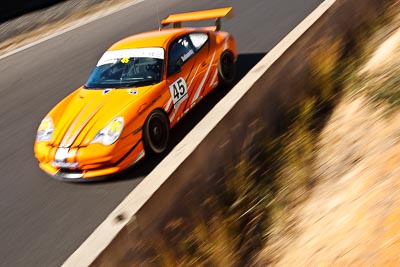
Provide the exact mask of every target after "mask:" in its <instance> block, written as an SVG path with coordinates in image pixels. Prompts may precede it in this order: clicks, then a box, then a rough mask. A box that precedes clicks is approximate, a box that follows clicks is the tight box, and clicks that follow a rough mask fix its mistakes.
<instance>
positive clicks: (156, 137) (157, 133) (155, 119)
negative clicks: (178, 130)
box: [143, 109, 169, 154]
mask: <svg viewBox="0 0 400 267" xmlns="http://www.w3.org/2000/svg"><path fill="white" fill-rule="evenodd" d="M143 142H144V149H145V151H146V153H147V154H161V153H163V152H164V151H165V150H166V149H167V147H168V142H169V119H168V117H167V116H166V115H165V113H164V112H163V111H161V110H159V109H156V110H153V111H152V112H151V113H150V115H149V116H148V117H147V119H146V121H145V123H144V125H143Z"/></svg>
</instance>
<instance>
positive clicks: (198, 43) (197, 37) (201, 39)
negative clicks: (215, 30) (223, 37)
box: [189, 32, 208, 51]
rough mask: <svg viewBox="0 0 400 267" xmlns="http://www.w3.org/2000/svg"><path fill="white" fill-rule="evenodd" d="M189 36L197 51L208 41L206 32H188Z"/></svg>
mask: <svg viewBox="0 0 400 267" xmlns="http://www.w3.org/2000/svg"><path fill="white" fill-rule="evenodd" d="M189 38H190V40H191V41H192V44H193V46H194V48H195V49H196V51H199V50H200V49H201V48H202V47H203V46H204V45H205V44H206V43H207V41H208V34H206V33H202V32H196V33H191V34H189Z"/></svg>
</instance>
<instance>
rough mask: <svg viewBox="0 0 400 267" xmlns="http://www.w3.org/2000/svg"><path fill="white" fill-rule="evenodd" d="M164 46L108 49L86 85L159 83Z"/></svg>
mask: <svg viewBox="0 0 400 267" xmlns="http://www.w3.org/2000/svg"><path fill="white" fill-rule="evenodd" d="M163 62H164V49H162V48H161V47H155V48H135V49H124V50H114V51H107V52H106V53H104V55H103V56H102V57H101V58H100V60H99V62H98V63H97V66H96V67H95V68H94V70H93V71H92V73H91V74H90V76H89V79H88V81H87V82H86V85H85V86H86V88H92V89H97V88H126V87H134V86H135V87H136V86H145V85H150V84H155V83H159V82H160V81H161V78H162V69H163Z"/></svg>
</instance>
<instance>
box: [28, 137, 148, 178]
mask: <svg viewBox="0 0 400 267" xmlns="http://www.w3.org/2000/svg"><path fill="white" fill-rule="evenodd" d="M57 149H58V148H54V147H51V146H45V145H35V156H36V158H37V159H38V160H39V167H40V168H41V169H42V170H43V171H45V172H46V173H47V174H49V175H50V176H52V177H54V178H56V179H58V180H62V181H69V182H82V181H88V180H96V181H97V180H101V179H104V178H105V177H109V176H112V175H114V174H117V173H119V172H121V171H123V170H125V169H126V168H128V167H129V166H131V165H133V164H135V163H136V162H138V161H139V160H140V159H141V158H143V156H144V148H143V144H142V142H141V140H139V141H138V142H137V143H136V144H135V145H134V146H132V147H131V148H129V147H128V148H127V149H125V150H123V151H121V150H118V152H119V153H112V152H113V151H112V150H110V151H111V152H110V151H104V152H105V153H101V152H102V151H101V150H100V149H99V147H97V146H94V147H92V148H89V147H86V148H81V149H79V151H78V150H77V151H76V152H73V153H70V155H71V157H70V158H67V159H65V162H64V163H63V164H59V165H60V166H61V167H60V166H58V165H57V164H54V161H55V158H54V155H55V154H56V152H55V150H57ZM71 151H72V150H71ZM89 152H90V153H89ZM107 153H110V154H107ZM89 155H90V156H89ZM73 163H76V165H75V164H73ZM68 166H77V167H76V168H75V167H73V168H68Z"/></svg>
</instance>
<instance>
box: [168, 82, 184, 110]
mask: <svg viewBox="0 0 400 267" xmlns="http://www.w3.org/2000/svg"><path fill="white" fill-rule="evenodd" d="M169 91H170V93H171V97H172V101H173V103H174V106H175V108H176V106H177V105H179V104H181V103H182V102H183V100H185V99H186V98H187V97H188V94H187V93H188V88H187V85H186V82H185V80H184V79H183V78H182V77H180V78H179V79H178V80H176V81H175V82H173V83H172V84H171V85H170V86H169Z"/></svg>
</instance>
